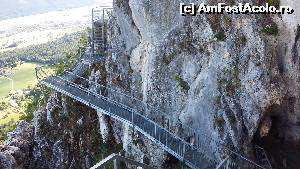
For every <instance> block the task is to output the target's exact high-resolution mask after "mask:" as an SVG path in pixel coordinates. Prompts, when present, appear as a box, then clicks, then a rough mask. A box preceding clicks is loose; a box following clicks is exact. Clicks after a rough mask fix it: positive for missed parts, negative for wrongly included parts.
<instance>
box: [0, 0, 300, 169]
mask: <svg viewBox="0 0 300 169" xmlns="http://www.w3.org/2000/svg"><path fill="white" fill-rule="evenodd" d="M180 2H181V1H179V0H163V1H162V0H151V1H150V0H115V1H114V16H113V20H112V21H111V32H110V34H109V39H110V40H111V42H112V47H113V49H115V50H114V51H115V52H114V53H113V54H111V55H110V56H108V57H107V59H106V61H105V63H101V64H98V65H96V66H94V67H93V68H92V69H91V70H90V72H89V74H90V77H89V78H90V80H94V81H95V82H99V83H101V84H103V85H109V86H111V87H113V88H115V89H117V90H122V91H125V92H126V93H127V94H130V95H133V96H135V97H137V98H139V99H141V100H143V101H144V102H146V103H148V104H149V105H152V106H154V107H156V108H158V109H160V110H161V111H163V112H165V113H167V114H169V116H170V117H172V118H173V119H175V120H174V121H176V120H177V121H181V122H182V123H184V124H186V125H188V126H190V127H192V128H195V129H197V130H198V131H199V134H201V135H203V136H204V137H209V138H212V142H211V143H210V145H207V149H206V150H205V151H206V152H207V154H208V155H209V156H211V157H212V158H216V159H221V158H222V155H223V153H222V150H221V149H219V148H217V147H218V146H219V145H221V144H223V145H226V146H228V147H230V148H231V149H233V150H236V151H239V152H241V153H244V154H245V156H248V157H249V158H253V145H254V144H258V145H261V146H262V147H264V148H265V149H266V151H267V153H268V155H269V156H270V158H271V162H272V164H273V166H274V168H280V169H284V168H289V169H297V167H298V166H300V164H299V160H297V156H299V154H300V149H299V146H298V143H299V141H300V135H299V133H300V132H299V127H300V107H299V105H300V103H299V102H300V85H299V84H300V83H299V79H300V77H299V75H300V73H299V68H300V67H299V66H300V64H299V62H300V58H299V52H300V51H299V49H300V48H299V47H300V46H299V45H300V41H299V40H300V26H299V23H300V18H299V16H300V13H299V12H300V3H299V2H297V1H296V0H286V1H284V2H281V4H282V5H290V6H292V7H293V8H294V9H295V13H294V14H293V15H255V16H254V15H199V16H181V15H180V13H179V4H180ZM189 2H200V1H193V0H192V1H189ZM201 2H202V1H201ZM203 2H207V3H208V4H215V3H217V1H214V0H210V1H203ZM249 2H251V3H256V4H257V3H262V1H254V0H253V1H249ZM274 25H277V26H276V27H278V30H279V31H278V32H277V30H276V29H275V30H267V31H266V29H268V28H269V27H270V26H274ZM108 72H113V73H114V74H110V75H108V74H109V73H108ZM112 97H117V96H112ZM124 99H125V98H124ZM152 115H154V114H152ZM154 116H155V115H154ZM45 125H46V126H45ZM29 128H31V127H28V130H31V129H29ZM34 129H35V130H34V132H33V134H32V135H33V136H32V137H33V138H34V141H30V142H31V143H32V144H33V145H31V146H29V147H31V148H32V150H31V151H30V152H32V153H31V156H29V157H30V159H31V160H32V163H31V164H23V163H18V160H17V158H11V156H10V155H8V154H9V153H6V152H8V151H13V152H19V151H20V150H19V149H17V148H15V147H14V148H10V149H5V150H4V151H3V152H4V153H2V154H0V160H1V159H4V158H2V157H4V156H5V157H6V159H7V163H9V164H14V165H31V166H39V168H48V167H50V168H88V167H89V166H91V164H92V162H91V161H95V160H96V158H95V156H98V155H99V152H101V151H102V150H101V148H99V147H101V146H102V145H104V143H102V142H107V143H108V144H109V145H111V142H116V143H120V144H121V145H122V146H123V149H124V150H125V151H126V155H127V156H130V157H133V158H135V159H136V160H138V161H141V162H145V163H149V164H151V165H154V166H157V167H159V168H175V167H176V166H172V165H171V164H173V165H174V164H175V165H176V163H175V162H174V161H173V160H174V159H173V158H172V157H171V156H169V155H168V154H167V153H166V152H164V151H163V150H161V149H160V148H159V147H158V146H157V145H155V144H153V143H152V142H151V141H149V140H147V139H145V138H144V137H143V136H142V135H140V134H139V133H136V132H132V130H131V129H130V128H129V127H128V126H126V125H125V124H122V123H120V122H118V121H115V120H114V119H110V118H109V117H107V116H105V115H103V114H102V112H95V111H94V110H91V109H89V108H87V107H85V106H83V105H80V104H79V103H76V102H74V101H72V100H70V99H68V98H65V97H62V96H59V95H54V96H52V97H51V99H50V100H49V104H48V108H47V111H45V112H44V113H43V111H40V112H38V113H37V114H36V117H35V121H34ZM98 131H99V132H98ZM29 138H30V139H32V138H31V136H30V137H29ZM27 140H28V139H27ZM8 145H9V146H11V145H10V144H8ZM13 146H15V145H13ZM26 146H27V145H26ZM26 146H25V147H26ZM16 147H19V146H16ZM97 147H98V148H97ZM275 147H276V148H275ZM277 147H278V148H277ZM20 149H21V150H22V148H20ZM25 149H26V148H25ZM22 151H24V152H25V154H26V153H27V150H26V151H25V150H22ZM175 161H176V160H175ZM5 164H6V163H5Z"/></svg>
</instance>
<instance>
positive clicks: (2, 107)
mask: <svg viewBox="0 0 300 169" xmlns="http://www.w3.org/2000/svg"><path fill="white" fill-rule="evenodd" d="M7 108H8V105H7V103H6V102H4V101H1V102H0V111H2V110H5V109H7Z"/></svg>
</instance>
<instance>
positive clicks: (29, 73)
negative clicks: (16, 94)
mask: <svg viewBox="0 0 300 169" xmlns="http://www.w3.org/2000/svg"><path fill="white" fill-rule="evenodd" d="M37 66H38V65H37V64H33V63H24V64H22V65H20V66H17V67H16V69H15V70H13V72H12V79H13V80H14V91H16V90H20V89H24V88H26V87H28V86H30V85H33V86H34V85H36V84H37V79H36V76H35V70H34V69H35V68H36V67H37ZM11 86H12V83H11V81H10V80H8V79H6V78H3V77H0V98H1V97H2V98H3V97H6V96H8V95H9V93H10V92H11Z"/></svg>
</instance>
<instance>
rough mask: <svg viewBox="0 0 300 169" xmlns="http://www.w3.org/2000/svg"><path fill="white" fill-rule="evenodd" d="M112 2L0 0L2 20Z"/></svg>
mask: <svg viewBox="0 0 300 169" xmlns="http://www.w3.org/2000/svg"><path fill="white" fill-rule="evenodd" d="M111 1H112V0H64V1H62V0H13V1H11V0H0V4H1V7H0V20H6V19H12V18H18V17H24V16H30V15H36V14H42V13H47V12H52V11H60V10H66V9H71V8H78V7H83V6H92V5H94V4H103V5H106V4H107V3H109V2H111Z"/></svg>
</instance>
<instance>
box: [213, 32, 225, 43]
mask: <svg viewBox="0 0 300 169" xmlns="http://www.w3.org/2000/svg"><path fill="white" fill-rule="evenodd" d="M215 38H217V40H218V41H225V39H226V35H225V33H224V31H219V32H218V33H217V34H216V35H215Z"/></svg>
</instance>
